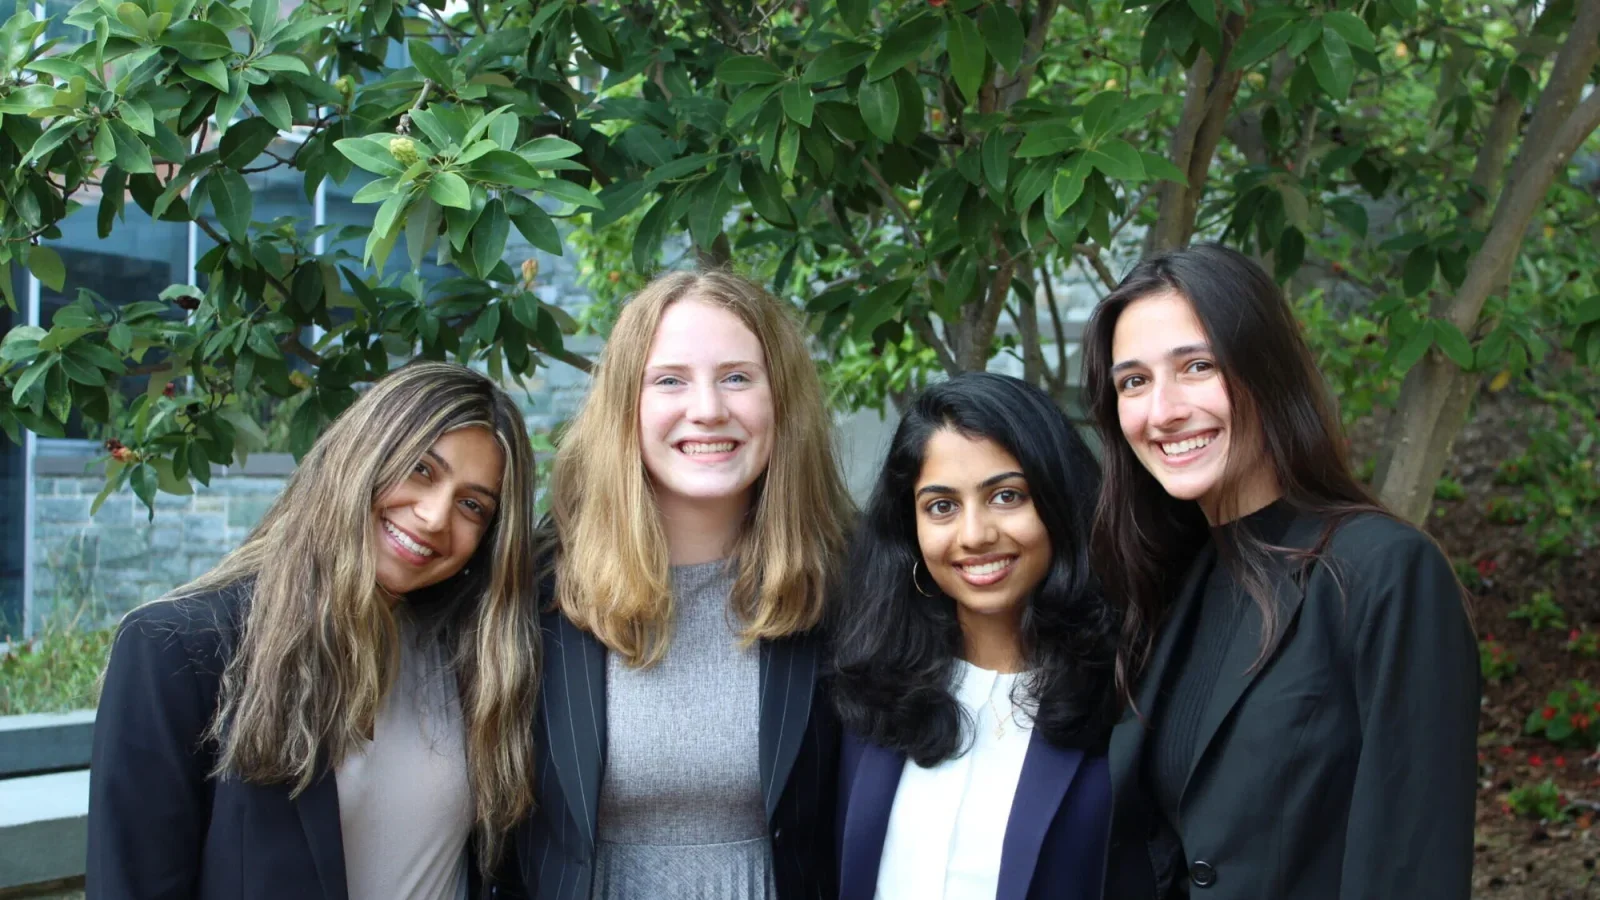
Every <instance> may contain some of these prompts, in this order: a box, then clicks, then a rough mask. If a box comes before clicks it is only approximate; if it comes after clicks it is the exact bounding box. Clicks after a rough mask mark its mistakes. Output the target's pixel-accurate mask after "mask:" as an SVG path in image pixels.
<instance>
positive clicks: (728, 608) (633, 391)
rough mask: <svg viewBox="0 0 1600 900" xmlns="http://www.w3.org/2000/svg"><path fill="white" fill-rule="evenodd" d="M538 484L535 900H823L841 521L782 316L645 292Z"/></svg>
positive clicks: (719, 278) (807, 383)
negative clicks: (543, 579)
mask: <svg viewBox="0 0 1600 900" xmlns="http://www.w3.org/2000/svg"><path fill="white" fill-rule="evenodd" d="M551 477H552V482H553V488H552V495H551V509H552V520H553V526H554V527H553V534H552V537H553V540H554V551H553V552H554V566H553V570H554V579H555V585H554V588H553V596H554V598H555V603H554V606H553V608H551V609H550V610H548V611H547V612H546V613H544V615H543V616H542V618H541V627H542V629H543V631H544V634H545V641H546V648H547V657H546V661H545V671H544V684H543V686H542V688H541V692H540V704H539V714H538V718H539V722H538V726H537V727H538V734H539V737H540V739H541V740H540V747H539V766H538V768H539V785H538V790H539V796H540V797H541V798H542V802H541V805H540V807H539V809H538V810H537V811H536V812H535V815H534V818H533V820H532V822H531V827H530V828H529V829H528V830H527V832H526V833H525V838H524V840H523V841H522V842H521V843H520V844H519V850H520V851H521V852H520V856H521V864H522V869H523V876H524V881H525V882H526V883H527V885H528V887H529V889H530V892H531V893H532V895H533V896H535V897H538V898H541V900H552V898H562V900H567V898H574V900H578V898H581V900H588V898H590V897H595V898H609V900H620V898H654V897H696V898H702V900H718V898H727V900H747V898H765V897H771V896H776V897H780V898H786V900H787V898H799V897H807V898H811V897H818V896H825V895H831V894H832V892H833V890H834V874H833V868H834V867H833V861H832V855H833V838H832V821H833V811H832V798H833V794H834V790H833V777H834V770H835V767H836V764H837V763H836V754H837V750H838V725H837V722H836V720H835V719H834V717H833V714H832V712H831V707H830V702H829V700H828V699H827V697H826V696H825V691H824V688H823V684H822V682H821V681H820V680H819V676H820V674H821V672H822V666H821V665H820V659H819V656H820V647H819V641H818V639H817V637H816V629H817V626H818V625H819V624H820V623H821V621H822V619H823V613H824V597H825V594H826V586H827V582H828V578H829V575H830V573H831V572H832V571H833V569H834V565H835V562H836V560H837V559H838V558H839V556H840V554H841V548H842V546H843V544H844V529H845V523H846V518H847V516H848V509H849V502H848V499H847V496H846V494H845V491H844V487H843V484H842V481H841V479H840V476H839V472H838V469H837V466H836V464H835V461H834V453H833V446H832V441H831V439H830V428H829V417H828V413H827V410H826V408H825V405H824V403H823V394H822V386H821V382H820V379H819V378H818V376H817V372H816V368H815V366H814V365H813V363H812V360H811V357H810V355H809V354H808V353H807V350H806V344H805V338H804V334H803V332H802V330H801V328H800V326H799V323H798V322H797V321H796V319H795V317H794V316H793V315H792V314H791V311H790V310H789V309H787V308H786V307H784V306H783V305H782V304H781V303H779V301H777V300H776V299H775V298H773V297H772V295H770V294H768V293H767V292H766V291H764V290H762V289H761V288H759V287H757V286H756V285H754V284H752V283H750V282H749V281H746V280H744V279H743V278H739V277H737V276H734V275H731V274H728V273H725V272H703V273H688V272H675V273H671V274H667V275H663V276H661V277H659V278H657V279H656V280H655V281H653V282H651V283H650V284H649V285H648V286H646V287H645V289H644V290H643V291H641V292H640V293H639V294H638V296H636V297H634V298H633V299H632V301H630V302H629V303H628V304H627V305H626V306H625V307H624V309H623V311H622V314H621V317H620V318H619V319H618V321H617V324H616V327H615V328H614V329H613V330H612V333H611V337H610V339H609V340H608V341H607V343H606V348H605V352H604V354H603V356H602V357H601V360H600V363H599V365H598V367H597V368H596V371H595V377H594V383H593V386H592V388H591V389H590V393H589V396H588V397H587V399H586V400H585V402H584V405H583V408H582V409H581V410H580V412H579V413H578V415H577V417H576V419H575V420H574V421H573V423H572V425H571V427H570V429H569V431H568V432H567V435H566V437H565V439H564V440H563V442H562V444H561V447H560V450H559V451H558V453H557V455H556V461H555V469H554V472H553V473H552V476H551Z"/></svg>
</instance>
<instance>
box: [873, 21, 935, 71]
mask: <svg viewBox="0 0 1600 900" xmlns="http://www.w3.org/2000/svg"><path fill="white" fill-rule="evenodd" d="M942 30H944V21H943V19H942V18H941V17H939V16H937V15H924V16H919V17H917V18H915V19H912V20H911V21H909V22H907V23H905V24H904V25H901V26H900V27H899V28H896V29H895V30H894V31H891V32H890V33H889V34H887V35H885V36H884V39H883V44H882V45H881V46H879V47H878V52H877V53H875V54H873V56H872V62H870V63H868V64H867V80H868V81H878V80H881V79H884V78H888V77H889V76H890V75H893V74H894V73H895V72H896V71H898V70H899V69H901V68H904V67H905V65H906V64H907V63H910V62H911V61H913V60H915V59H916V58H917V57H919V56H921V55H922V54H923V52H924V51H926V50H927V49H928V47H929V46H931V45H932V44H933V40H934V38H936V37H938V36H939V32H940V31H942Z"/></svg>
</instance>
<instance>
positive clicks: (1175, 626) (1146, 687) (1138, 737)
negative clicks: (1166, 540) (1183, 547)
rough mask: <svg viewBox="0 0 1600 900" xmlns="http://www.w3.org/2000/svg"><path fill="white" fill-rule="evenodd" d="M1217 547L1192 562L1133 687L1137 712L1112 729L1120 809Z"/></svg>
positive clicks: (1130, 712)
mask: <svg viewBox="0 0 1600 900" xmlns="http://www.w3.org/2000/svg"><path fill="white" fill-rule="evenodd" d="M1216 558H1217V548H1216V547H1215V546H1214V545H1213V544H1212V543H1211V542H1210V541H1207V542H1206V544H1205V546H1204V547H1202V548H1201V549H1200V552H1199V554H1197V555H1196V556H1195V559H1194V562H1193V563H1190V565H1189V571H1188V574H1187V575H1185V577H1184V580H1183V588H1182V589H1181V590H1180V591H1179V592H1178V595H1177V598H1176V604H1175V605H1174V606H1173V608H1172V610H1171V612H1169V613H1168V614H1167V618H1166V620H1165V621H1163V622H1161V623H1160V624H1159V626H1158V627H1159V628H1160V631H1159V632H1158V633H1157V637H1156V642H1155V645H1154V647H1153V649H1152V650H1151V653H1150V658H1149V660H1148V661H1147V662H1146V663H1145V670H1144V672H1143V674H1141V675H1140V677H1139V683H1138V685H1137V686H1136V687H1135V688H1134V699H1135V700H1136V701H1137V702H1138V712H1137V713H1135V711H1134V710H1132V709H1127V710H1124V711H1123V714H1122V720H1121V721H1120V722H1118V723H1117V725H1116V727H1115V728H1113V729H1111V742H1110V746H1109V747H1108V748H1107V751H1106V753H1107V757H1108V758H1107V762H1108V764H1109V765H1110V768H1111V784H1112V795H1113V798H1114V799H1113V801H1112V802H1113V803H1114V804H1115V805H1116V806H1117V807H1118V808H1119V809H1120V808H1122V806H1123V803H1125V802H1126V801H1127V800H1129V799H1130V798H1132V797H1133V796H1135V792H1134V791H1132V790H1128V786H1129V785H1130V784H1131V783H1132V782H1131V781H1130V779H1137V778H1138V768H1139V755H1140V753H1141V752H1142V751H1143V748H1144V740H1145V736H1146V734H1147V732H1148V731H1149V729H1148V728H1146V727H1145V720H1144V719H1141V718H1140V715H1143V716H1149V715H1150V710H1151V708H1152V707H1153V705H1154V704H1155V701H1156V696H1157V695H1158V694H1159V693H1160V691H1161V682H1162V679H1163V678H1164V677H1166V670H1167V664H1168V662H1170V661H1171V659H1172V652H1173V650H1174V649H1176V647H1177V644H1178V634H1179V632H1181V631H1183V629H1182V628H1181V627H1179V623H1181V622H1183V621H1184V620H1185V619H1186V618H1188V616H1189V614H1190V612H1191V611H1193V609H1194V607H1195V605H1196V604H1197V603H1199V602H1200V592H1201V591H1202V590H1203V589H1204V587H1205V578H1206V574H1207V573H1209V572H1210V571H1211V566H1212V564H1213V563H1215V562H1216Z"/></svg>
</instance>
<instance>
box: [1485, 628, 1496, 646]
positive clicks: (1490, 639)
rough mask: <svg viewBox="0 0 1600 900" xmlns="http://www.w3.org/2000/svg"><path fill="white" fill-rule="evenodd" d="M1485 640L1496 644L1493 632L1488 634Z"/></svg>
mask: <svg viewBox="0 0 1600 900" xmlns="http://www.w3.org/2000/svg"><path fill="white" fill-rule="evenodd" d="M1483 639H1484V640H1486V641H1488V642H1489V643H1491V644H1492V643H1494V632H1492V631H1491V632H1489V633H1488V634H1486V635H1484V636H1483Z"/></svg>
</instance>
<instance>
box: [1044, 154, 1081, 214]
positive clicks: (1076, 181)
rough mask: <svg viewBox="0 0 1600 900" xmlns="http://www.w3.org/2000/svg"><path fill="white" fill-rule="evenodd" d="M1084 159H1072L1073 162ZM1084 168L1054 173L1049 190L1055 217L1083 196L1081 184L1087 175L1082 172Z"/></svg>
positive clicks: (1077, 167) (1078, 157)
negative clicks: (1052, 182)
mask: <svg viewBox="0 0 1600 900" xmlns="http://www.w3.org/2000/svg"><path fill="white" fill-rule="evenodd" d="M1085 158H1086V157H1084V156H1077V157H1074V162H1078V161H1081V160H1083V159H1085ZM1084 168H1085V167H1084V166H1080V165H1073V166H1070V167H1068V168H1065V169H1062V170H1061V171H1059V172H1057V173H1056V180H1055V183H1054V184H1053V185H1051V188H1050V204H1051V206H1052V207H1053V209H1054V211H1055V213H1056V216H1057V217H1059V216H1061V215H1062V214H1064V213H1066V211H1067V210H1069V209H1071V208H1072V204H1074V203H1077V202H1078V198H1079V197H1082V196H1083V183H1084V179H1085V175H1086V174H1087V173H1086V172H1084V171H1082V170H1083V169H1084Z"/></svg>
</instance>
